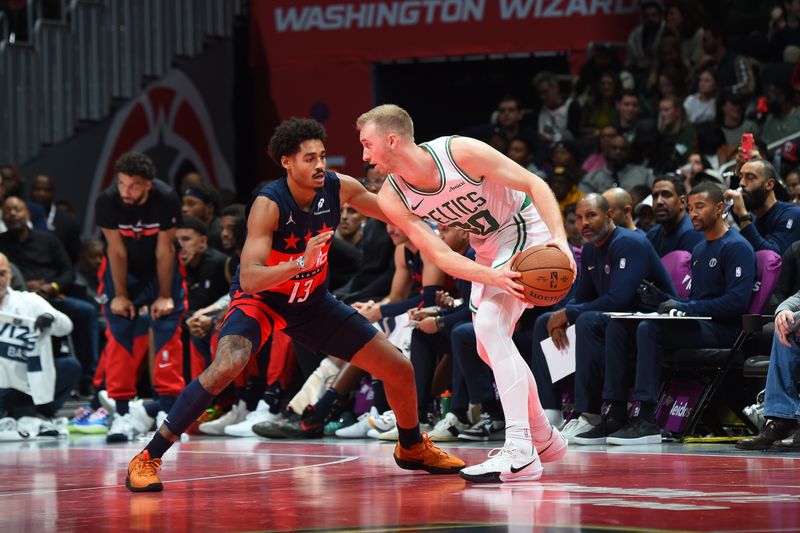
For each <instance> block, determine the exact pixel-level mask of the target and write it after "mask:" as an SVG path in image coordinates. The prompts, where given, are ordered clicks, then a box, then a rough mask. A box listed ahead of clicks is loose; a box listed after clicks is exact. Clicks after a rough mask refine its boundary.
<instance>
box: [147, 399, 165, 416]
mask: <svg viewBox="0 0 800 533" xmlns="http://www.w3.org/2000/svg"><path fill="white" fill-rule="evenodd" d="M142 407H144V411H145V412H146V413H147V416H149V417H150V418H155V417H156V415H158V412H159V411H161V402H160V401H159V400H151V401H149V402H144V403H143V404H142Z"/></svg>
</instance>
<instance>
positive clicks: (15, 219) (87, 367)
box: [0, 196, 99, 381]
mask: <svg viewBox="0 0 800 533" xmlns="http://www.w3.org/2000/svg"><path fill="white" fill-rule="evenodd" d="M2 206H3V213H2V218H3V223H4V224H5V226H6V228H7V230H6V231H5V233H2V234H0V252H2V253H4V254H5V255H6V257H8V258H9V260H10V261H12V262H13V263H14V264H15V265H16V266H18V267H19V269H20V271H21V272H22V276H23V277H24V279H25V282H26V286H27V289H28V290H29V291H32V292H35V293H37V294H38V295H39V296H41V297H43V298H45V299H46V300H48V301H49V302H50V304H51V305H53V307H55V308H56V309H58V310H59V311H61V312H62V313H64V314H66V315H67V316H68V317H70V319H71V321H72V323H73V324H75V328H76V329H77V330H78V331H80V332H81V334H80V335H76V336H75V337H74V338H73V339H72V340H73V343H74V345H75V351H76V354H75V355H76V356H77V357H78V360H79V361H80V362H81V366H82V368H83V378H82V380H83V381H86V380H88V379H90V378H91V376H92V375H93V374H94V370H95V366H96V365H97V355H98V350H99V347H98V336H99V329H98V328H99V326H98V323H97V317H96V312H95V309H94V307H93V306H92V304H90V303H88V302H86V301H85V300H81V299H78V298H73V297H71V296H65V294H68V293H69V291H70V289H71V288H72V284H73V283H74V281H75V272H74V271H73V269H72V263H71V262H70V260H69V257H68V256H67V252H66V250H64V247H63V246H62V245H61V242H60V241H59V240H58V237H56V236H55V235H54V234H52V233H50V232H49V231H40V230H36V229H31V228H30V227H29V222H30V213H29V211H28V207H27V204H26V203H25V201H24V200H22V199H21V198H19V197H17V196H8V197H6V199H5V200H4V201H3V204H2Z"/></svg>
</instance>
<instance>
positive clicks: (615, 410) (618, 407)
mask: <svg viewBox="0 0 800 533" xmlns="http://www.w3.org/2000/svg"><path fill="white" fill-rule="evenodd" d="M608 403H609V408H608V418H613V419H614V420H625V419H626V418H628V403H627V402H608Z"/></svg>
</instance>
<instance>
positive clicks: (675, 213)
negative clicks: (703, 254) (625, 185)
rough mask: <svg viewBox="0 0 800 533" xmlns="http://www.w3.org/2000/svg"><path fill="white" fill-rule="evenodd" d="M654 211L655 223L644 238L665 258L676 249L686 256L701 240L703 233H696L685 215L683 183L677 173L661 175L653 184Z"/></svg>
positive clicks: (684, 188)
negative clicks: (683, 251) (684, 252)
mask: <svg viewBox="0 0 800 533" xmlns="http://www.w3.org/2000/svg"><path fill="white" fill-rule="evenodd" d="M653 212H654V214H655V218H656V222H658V224H656V225H655V226H653V227H652V228H650V231H648V232H647V238H648V239H650V242H651V243H652V245H653V248H655V249H656V252H658V255H659V257H664V256H665V255H667V254H668V253H670V252H674V251H675V250H685V251H687V252H689V253H691V252H692V250H694V247H695V246H697V245H698V244H699V243H700V242H701V241H702V240H703V234H702V233H700V232H699V231H695V229H694V227H693V226H692V221H691V219H690V218H689V216H688V215H687V214H686V187H685V185H684V180H683V178H681V177H680V176H678V175H676V174H662V175H661V176H659V177H657V178H656V180H655V181H654V182H653Z"/></svg>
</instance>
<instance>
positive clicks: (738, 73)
mask: <svg viewBox="0 0 800 533" xmlns="http://www.w3.org/2000/svg"><path fill="white" fill-rule="evenodd" d="M703 51H704V52H705V54H704V55H703V57H701V58H700V61H698V62H697V64H696V65H695V72H700V70H701V69H703V68H705V67H710V66H713V67H716V69H717V72H718V73H719V88H720V90H721V91H727V92H730V93H731V94H735V95H738V96H741V97H748V96H750V95H752V94H753V92H754V91H755V87H756V80H755V77H754V76H753V69H752V68H751V67H750V65H749V64H748V63H747V62H746V61H745V60H744V58H743V57H742V56H741V55H739V54H738V53H736V52H733V51H732V50H729V49H728V48H727V42H726V39H725V35H724V33H723V31H722V28H721V27H720V26H719V25H718V24H715V25H711V26H709V27H708V28H705V29H704V30H703Z"/></svg>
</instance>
